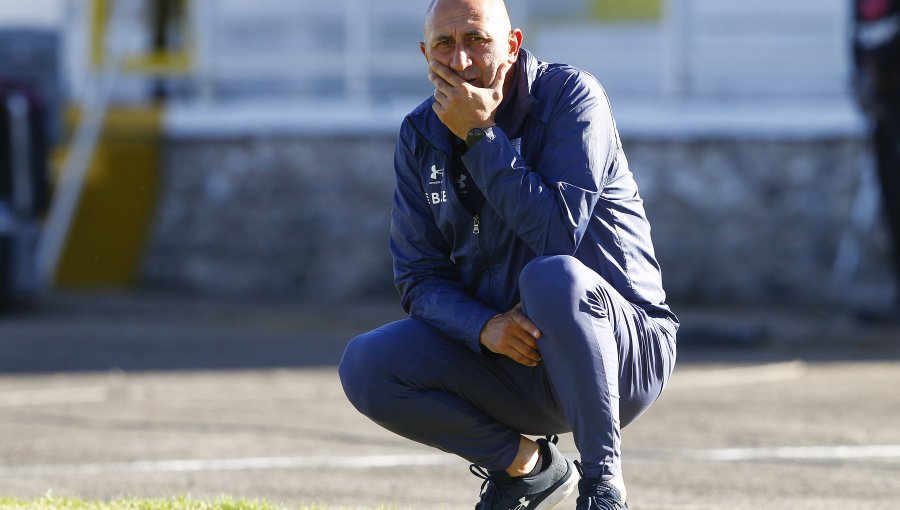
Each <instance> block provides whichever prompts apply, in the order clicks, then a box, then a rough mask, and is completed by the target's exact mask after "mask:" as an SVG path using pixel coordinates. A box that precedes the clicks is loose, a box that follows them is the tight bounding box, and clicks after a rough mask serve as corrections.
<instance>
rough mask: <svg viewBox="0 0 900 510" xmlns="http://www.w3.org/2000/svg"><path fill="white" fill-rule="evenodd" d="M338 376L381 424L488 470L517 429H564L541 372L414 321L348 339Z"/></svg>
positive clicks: (510, 454)
mask: <svg viewBox="0 0 900 510" xmlns="http://www.w3.org/2000/svg"><path fill="white" fill-rule="evenodd" d="M339 373H340V377H341V383H342V384H343V387H344V392H345V393H346V394H347V397H348V398H349V400H350V402H351V403H352V404H353V405H354V406H355V407H356V408H357V409H358V410H359V411H360V412H362V413H363V414H364V415H366V416H368V417H369V418H370V419H372V420H373V421H375V422H376V423H378V424H379V425H381V426H382V427H384V428H386V429H388V430H390V431H392V432H394V433H396V434H399V435H401V436H404V437H406V438H408V439H411V440H413V441H416V442H419V443H423V444H427V445H430V446H433V447H436V448H439V449H441V450H444V451H446V452H450V453H454V454H457V455H459V456H461V457H463V458H465V459H467V460H469V461H470V462H472V463H474V464H478V465H480V466H483V467H485V468H487V469H490V470H501V469H505V468H507V467H508V466H509V465H510V464H511V463H512V461H513V459H514V458H515V455H516V453H517V452H518V448H519V437H520V433H523V434H534V435H543V434H551V433H562V432H566V431H567V428H566V423H565V417H564V416H563V414H562V412H561V411H560V410H559V406H558V405H557V404H556V402H555V400H554V398H553V395H552V391H551V390H550V385H549V382H548V381H547V379H546V377H545V374H544V372H543V370H542V369H540V368H533V367H526V366H524V365H520V364H518V363H516V362H514V361H512V360H511V359H509V358H506V357H505V356H496V355H493V354H478V353H475V352H473V351H471V350H470V349H469V348H468V347H466V346H464V345H462V344H461V343H459V342H456V341H454V340H452V339H449V338H447V337H446V336H444V335H443V334H442V333H441V332H440V331H438V330H436V329H435V328H433V327H431V326H429V325H427V324H425V323H423V322H421V321H418V320H415V319H405V320H401V321H397V322H394V323H391V324H388V325H386V326H383V327H381V328H378V329H375V330H373V331H370V332H368V333H366V334H363V335H360V336H358V337H356V338H354V339H353V340H351V341H350V343H349V344H348V345H347V348H346V351H345V352H344V356H343V358H342V359H341V364H340V367H339Z"/></svg>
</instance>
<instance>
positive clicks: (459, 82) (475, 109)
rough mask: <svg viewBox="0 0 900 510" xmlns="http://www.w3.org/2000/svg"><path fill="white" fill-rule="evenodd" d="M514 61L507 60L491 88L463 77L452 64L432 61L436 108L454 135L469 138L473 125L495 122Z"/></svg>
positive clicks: (486, 125) (488, 124)
mask: <svg viewBox="0 0 900 510" xmlns="http://www.w3.org/2000/svg"><path fill="white" fill-rule="evenodd" d="M510 67H511V64H508V63H503V64H502V65H500V67H499V68H498V69H497V75H496V76H495V77H494V81H493V82H492V83H491V84H490V85H489V86H488V88H484V89H483V88H479V87H476V86H474V85H472V84H470V83H469V82H467V81H465V80H463V79H462V78H461V77H460V76H459V75H458V74H456V73H455V72H454V71H453V70H452V69H450V68H449V67H447V66H445V65H443V64H441V63H440V62H438V61H436V60H432V61H431V62H430V63H429V65H428V79H429V80H431V83H433V84H434V87H435V89H434V99H435V102H434V105H433V106H432V109H433V110H434V112H435V113H437V116H438V118H439V119H441V122H443V123H444V125H445V126H447V127H448V128H449V129H450V131H451V132H453V134H454V135H456V136H458V137H459V138H461V139H463V140H465V139H466V136H467V135H468V134H469V130H470V129H472V128H476V127H480V128H487V127H491V126H493V125H494V116H495V115H496V113H497V108H498V107H499V106H500V102H501V101H502V100H503V83H504V81H505V80H506V72H507V71H508V70H509V68H510Z"/></svg>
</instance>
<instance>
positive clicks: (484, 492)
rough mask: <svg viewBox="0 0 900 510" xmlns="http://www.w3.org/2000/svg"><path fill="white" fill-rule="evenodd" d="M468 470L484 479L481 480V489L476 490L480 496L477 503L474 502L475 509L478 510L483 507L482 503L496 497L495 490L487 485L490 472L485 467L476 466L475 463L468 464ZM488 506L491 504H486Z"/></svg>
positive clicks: (489, 479)
mask: <svg viewBox="0 0 900 510" xmlns="http://www.w3.org/2000/svg"><path fill="white" fill-rule="evenodd" d="M469 472H470V473H472V474H473V475H475V476H477V477H478V478H481V479H482V480H484V481H483V482H481V489H480V490H479V492H478V495H479V496H480V498H479V499H478V503H476V504H475V510H479V509H481V508H484V506H483V505H484V504H485V503H490V502H492V500H493V499H495V498H496V494H497V491H496V490H491V489H492V487H488V486H487V485H488V483H489V482H490V481H491V474H490V473H489V472H488V470H487V469H484V468H483V467H481V466H478V465H476V464H469ZM489 491H490V494H488V492H489ZM490 506H491V505H488V507H487V508H490Z"/></svg>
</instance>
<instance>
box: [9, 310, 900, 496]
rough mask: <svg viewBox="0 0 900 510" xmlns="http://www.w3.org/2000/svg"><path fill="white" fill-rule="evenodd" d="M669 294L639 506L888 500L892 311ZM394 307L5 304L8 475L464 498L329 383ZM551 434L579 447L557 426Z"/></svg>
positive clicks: (20, 479) (893, 490) (246, 490)
mask: <svg viewBox="0 0 900 510" xmlns="http://www.w3.org/2000/svg"><path fill="white" fill-rule="evenodd" d="M676 311H678V312H680V315H681V317H682V320H683V322H684V323H685V334H684V337H683V341H682V344H680V345H679V366H678V368H677V372H676V376H675V377H674V378H673V381H672V384H671V386H670V387H669V388H668V389H667V391H666V392H665V394H664V395H663V397H662V398H661V399H660V400H659V402H657V404H656V405H655V406H654V407H653V408H652V409H651V410H650V411H649V412H648V413H647V414H646V415H645V416H643V417H642V418H641V419H639V420H638V421H637V422H636V423H635V424H633V425H632V426H630V427H629V428H627V429H626V430H625V431H624V450H625V452H624V458H625V475H626V479H627V482H628V486H629V492H630V495H629V499H630V506H631V507H632V508H636V509H662V508H678V509H682V508H683V509H687V508H723V509H730V508H799V509H806V508H809V509H812V508H816V509H829V508H835V509H836V508H841V509H848V508H849V509H854V508H860V509H862V508H866V509H869V508H884V509H889V508H897V506H898V505H900V427H898V424H900V395H898V391H897V388H898V387H900V364H898V362H897V361H898V360H900V328H898V327H896V326H878V327H875V326H865V327H864V326H861V325H859V324H857V323H856V322H854V321H853V320H851V319H850V318H848V317H843V316H841V315H839V314H834V313H825V312H822V313H810V312H801V311H796V310H794V311H791V310H784V309H777V310H772V309H769V310H767V309H760V308H747V309H734V308H730V309H719V310H714V309H709V308H702V309H701V308H691V307H676ZM401 316H402V315H401V313H400V311H399V309H398V307H397V306H396V304H394V303H393V302H389V301H388V302H367V303H353V304H344V305H336V304H333V303H291V302H272V301H269V302H259V301H255V302H252V303H247V302H238V301H228V302H222V301H219V302H211V301H204V300H199V299H190V298H184V297H172V296H150V295H97V294H94V295H79V294H70V295H58V296H50V297H48V298H47V299H46V300H44V301H43V302H42V304H41V306H40V307H37V308H35V309H33V310H30V311H28V310H26V311H18V312H15V313H12V314H8V315H5V316H0V495H8V496H16V497H21V498H34V497H37V496H40V495H43V494H45V493H47V492H48V491H52V493H53V494H55V495H59V496H77V497H83V498H112V497H118V496H126V495H129V496H142V497H167V496H173V495H185V494H191V495H193V496H195V497H210V498H212V497H216V496H218V495H221V494H227V495H231V496H236V497H247V498H253V499H267V500H269V501H273V502H277V503H281V504H284V505H286V506H295V507H296V506H297V505H299V504H309V503H314V502H315V503H319V504H327V505H329V506H331V507H349V508H355V507H360V506H373V507H375V506H378V505H380V504H394V505H396V507H397V508H414V509H440V508H444V509H458V508H459V509H461V508H472V506H473V505H474V502H475V500H476V498H477V492H478V488H479V485H480V480H479V479H477V478H475V477H473V476H471V475H470V474H469V473H468V469H467V465H466V463H465V462H464V461H462V460H459V459H455V458H453V457H451V456H449V455H445V454H441V453H439V452H436V451H434V450H431V449H429V448H425V447H422V446H419V445H416V444H414V443H411V442H409V441H407V440H404V439H402V438H399V437H395V436H393V435H392V434H390V433H387V432H386V431H384V430H382V429H380V428H379V427H377V426H376V425H374V424H372V423H370V422H368V421H367V420H366V419H365V418H363V417H362V416H360V415H359V414H358V413H357V412H356V411H355V410H354V409H353V408H352V407H351V406H350V404H349V403H347V402H346V400H345V399H344V397H343V394H342V392H341V389H340V383H339V381H338V379H337V376H336V371H335V367H334V365H335V363H336V361H337V360H338V359H339V356H340V352H341V350H342V348H343V344H344V343H345V342H346V340H347V339H348V338H350V337H352V336H353V335H354V334H356V333H358V332H361V331H365V330H367V329H369V328H371V327H374V326H377V325H378V324H381V323H383V322H386V321H388V320H393V319H395V318H399V317H401ZM561 446H562V449H563V450H564V451H565V452H567V453H570V454H573V455H574V454H575V453H576V450H575V448H574V444H573V443H572V439H571V435H569V434H567V435H564V436H563V437H562V440H561ZM560 508H574V498H573V499H571V500H570V501H568V502H566V503H565V504H564V505H562V506H561V507H560Z"/></svg>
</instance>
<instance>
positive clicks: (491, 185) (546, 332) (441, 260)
mask: <svg viewBox="0 0 900 510" xmlns="http://www.w3.org/2000/svg"><path fill="white" fill-rule="evenodd" d="M522 40H523V35H522V31H521V30H519V29H512V28H511V24H510V21H509V17H508V14H507V11H506V7H505V5H504V4H503V2H502V1H501V0H435V1H434V2H432V4H431V5H430V6H429V7H428V10H427V12H426V15H425V25H424V41H423V42H422V43H421V44H420V48H421V52H422V54H423V55H424V56H425V60H426V61H427V63H428V78H429V80H430V81H431V83H433V84H434V94H433V97H431V98H429V99H428V100H426V101H425V102H423V103H422V104H421V105H419V107H417V108H416V109H415V110H413V111H412V113H410V114H409V115H408V116H407V117H406V119H405V120H404V122H403V125H402V126H401V128H400V135H399V140H398V142H397V147H396V151H395V154H394V167H395V168H394V169H395V174H396V190H395V193H394V202H393V213H392V224H391V242H390V247H391V253H392V255H393V260H394V279H395V283H396V286H397V289H398V291H399V293H400V295H401V304H402V306H403V308H404V310H406V311H407V312H408V313H409V318H408V319H404V320H401V321H398V322H394V323H391V324H387V325H385V326H382V327H380V328H378V329H375V330H374V331H370V332H368V333H366V334H363V335H360V336H358V337H356V338H354V339H353V340H351V341H350V343H349V344H348V345H347V349H346V351H345V353H344V356H343V359H342V360H341V365H340V368H339V372H340V377H341V382H342V384H343V386H344V390H345V392H346V394H347V397H348V398H349V400H350V401H351V402H352V403H353V405H354V406H355V407H356V408H357V409H358V410H359V411H360V412H362V413H363V414H364V415H366V416H368V417H369V418H371V419H372V420H373V421H375V422H376V423H377V424H379V425H381V426H383V427H385V428H387V429H388V430H391V431H393V432H395V433H397V434H399V435H402V436H404V437H407V438H409V439H412V440H414V441H417V442H420V443H423V444H427V445H431V446H434V447H436V448H439V449H441V450H443V451H446V452H449V453H452V454H455V455H459V456H461V457H463V458H465V459H467V460H469V461H470V462H472V464H473V465H472V468H471V469H472V472H473V473H475V474H476V475H478V476H480V477H482V478H484V479H485V482H484V483H483V484H482V492H481V497H480V501H479V502H478V504H477V506H476V508H477V509H480V510H497V509H509V510H525V509H527V510H542V509H549V508H553V507H554V506H556V505H557V504H558V503H559V502H561V501H562V500H563V499H565V498H566V496H568V495H569V494H570V493H571V492H573V491H574V489H575V487H576V486H577V488H578V491H579V496H578V499H577V507H576V508H577V509H578V510H596V509H617V508H627V506H626V504H625V499H626V491H625V484H624V479H623V477H622V468H621V435H620V429H621V428H622V427H624V426H625V425H627V424H628V423H630V422H632V421H633V420H634V419H635V418H637V417H638V416H639V415H640V414H641V413H643V412H644V411H645V410H646V409H647V408H648V407H649V406H650V405H651V404H652V403H653V402H654V401H655V400H656V399H657V398H658V397H659V395H660V393H661V392H662V389H663V387H664V386H665V384H666V382H667V380H668V379H669V377H670V376H671V373H672V370H673V368H674V363H675V334H676V331H677V329H678V320H677V318H676V317H675V315H674V314H673V313H672V312H671V310H670V309H669V307H668V305H667V304H666V302H665V292H664V291H663V288H662V279H661V275H660V269H659V265H658V264H657V262H656V258H655V255H654V250H653V244H652V242H651V239H650V225H649V223H648V222H647V218H646V214H645V212H644V208H643V205H642V201H641V198H640V195H639V193H638V189H637V185H636V184H635V181H634V178H633V176H632V173H631V171H630V170H629V168H628V163H627V161H626V159H625V155H624V153H623V152H622V146H621V143H620V140H619V136H618V133H617V131H616V127H615V123H614V121H613V118H612V114H611V112H610V107H609V103H608V100H607V98H606V95H605V93H604V91H603V89H602V87H601V86H600V84H599V83H598V82H597V80H596V79H595V78H594V77H593V76H591V75H589V74H588V73H586V72H584V71H580V70H578V69H575V68H573V67H570V66H566V65H561V64H550V63H545V62H540V61H538V60H536V59H535V58H534V57H533V56H532V55H531V54H530V53H529V52H527V51H526V50H525V49H523V48H522ZM564 432H572V433H573V435H574V439H575V444H576V446H577V447H578V451H579V454H580V462H579V461H576V462H575V463H573V462H571V461H569V460H568V459H566V458H565V457H564V456H563V455H562V454H560V452H559V450H558V449H557V447H556V446H555V442H556V436H555V434H559V433H564ZM527 436H547V437H546V438H540V439H537V440H533V439H531V438H529V437H527Z"/></svg>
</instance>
